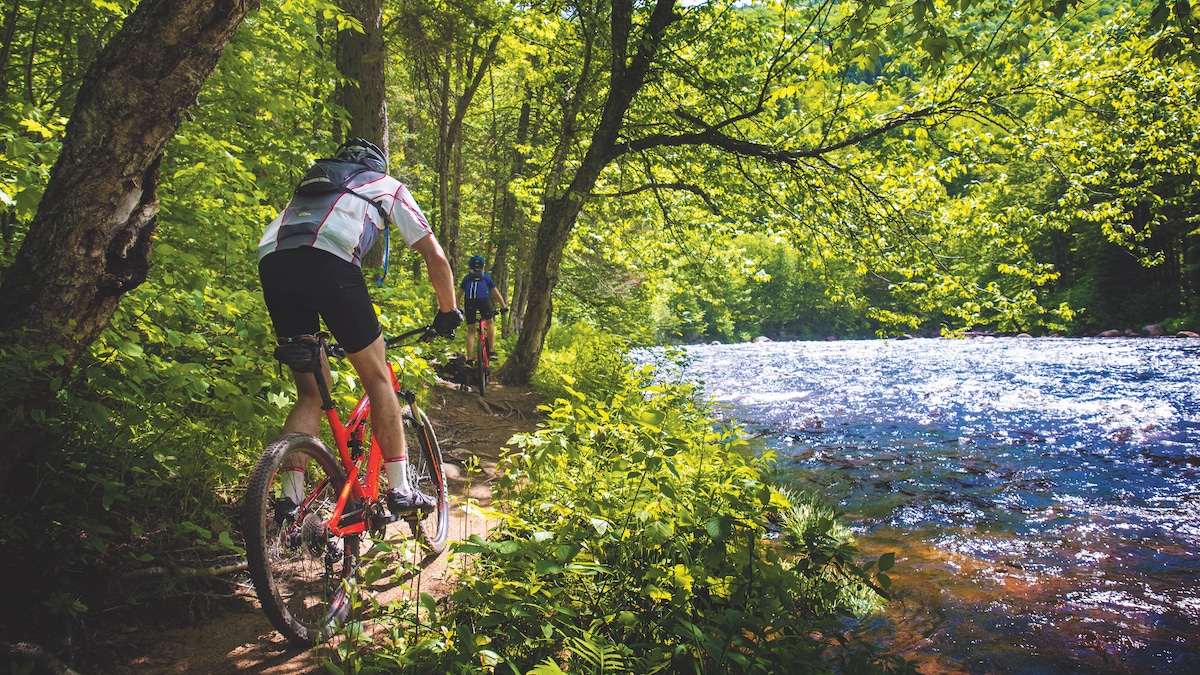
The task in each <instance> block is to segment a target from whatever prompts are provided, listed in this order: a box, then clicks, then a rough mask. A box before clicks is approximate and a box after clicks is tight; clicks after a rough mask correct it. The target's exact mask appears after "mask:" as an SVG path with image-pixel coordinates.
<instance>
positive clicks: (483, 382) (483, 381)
mask: <svg viewBox="0 0 1200 675" xmlns="http://www.w3.org/2000/svg"><path fill="white" fill-rule="evenodd" d="M479 334H480V335H479V344H478V345H477V346H478V347H479V354H478V356H479V358H477V359H475V385H476V386H478V387H479V395H480V396H487V383H488V368H489V366H490V365H491V364H490V362H489V361H488V355H487V354H488V350H490V349H491V348H492V345H491V344H489V343H488V341H487V339H485V338H484V337H483V327H482V326H480V328H479Z"/></svg>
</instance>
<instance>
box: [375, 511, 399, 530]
mask: <svg viewBox="0 0 1200 675" xmlns="http://www.w3.org/2000/svg"><path fill="white" fill-rule="evenodd" d="M397 520H400V516H397V515H393V514H391V513H376V514H375V515H374V516H373V517H372V518H371V526H372V527H373V528H374V529H377V530H378V529H380V528H382V527H383V526H384V525H389V524H391V523H394V522H396V521H397Z"/></svg>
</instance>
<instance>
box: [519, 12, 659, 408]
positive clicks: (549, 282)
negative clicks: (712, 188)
mask: <svg viewBox="0 0 1200 675" xmlns="http://www.w3.org/2000/svg"><path fill="white" fill-rule="evenodd" d="M611 6H612V18H611V21H612V35H611V45H612V49H613V52H612V56H611V61H610V63H609V79H608V84H609V92H608V98H607V99H606V100H605V102H604V111H603V113H602V114H601V116H600V123H599V124H598V125H596V129H595V130H594V131H593V132H592V138H591V144H590V145H589V146H588V150H587V152H586V153H585V154H584V157H583V161H582V162H580V163H579V167H578V168H577V169H576V170H575V175H574V177H573V178H572V179H571V184H570V186H569V187H568V188H567V189H566V190H565V191H563V194H562V195H561V196H549V195H547V196H546V197H545V198H544V199H543V201H542V203H543V205H544V207H545V208H543V210H542V223H541V225H540V226H539V227H538V235H537V243H536V244H535V245H534V249H533V256H532V260H531V261H530V269H529V274H530V284H529V299H528V302H527V304H526V307H525V317H524V322H523V324H522V325H521V333H520V335H519V336H518V337H517V343H516V345H515V346H514V347H513V351H512V353H511V354H510V355H509V357H508V359H507V360H506V361H505V362H504V365H503V366H501V367H500V370H498V371H497V372H496V380H497V381H498V382H501V383H504V384H524V383H527V382H529V378H530V377H532V376H533V371H534V370H536V369H537V365H538V361H539V360H540V359H541V355H542V345H543V344H544V343H545V341H546V334H547V333H549V332H550V320H551V309H552V296H553V294H554V287H555V286H556V285H557V284H558V267H559V263H561V262H562V256H563V251H565V250H566V247H567V241H568V238H569V237H570V235H571V230H572V229H573V228H574V227H575V222H576V220H578V218H579V214H580V213H581V212H582V211H583V205H584V203H585V202H586V201H587V198H588V197H589V196H590V195H591V194H592V189H593V188H594V187H595V186H596V181H597V180H599V178H600V174H601V172H603V171H604V169H605V167H607V166H608V165H609V164H610V163H611V162H613V161H614V160H615V159H616V158H617V157H619V156H620V155H621V154H622V153H623V152H625V151H626V149H627V148H624V147H619V146H618V143H617V140H618V137H619V135H620V133H621V127H622V125H623V124H624V121H625V114H626V113H627V112H628V111H629V106H630V104H632V103H633V98H634V97H635V96H636V95H637V93H638V91H640V90H641V88H642V86H643V85H644V84H645V82H646V75H647V73H648V72H649V70H650V64H651V63H652V62H653V61H654V56H655V54H656V53H657V52H658V48H659V45H660V44H661V42H662V39H663V35H664V33H665V32H666V29H667V27H668V26H670V25H671V23H673V22H674V21H675V20H676V19H677V17H676V16H675V12H674V7H675V0H657V2H656V4H655V6H654V10H653V12H652V13H651V16H650V20H649V21H648V22H647V23H646V25H645V27H644V29H643V33H642V34H641V35H640V36H638V37H639V39H637V40H633V41H632V42H633V44H632V45H631V40H630V35H631V34H632V30H633V27H634V22H633V2H632V0H612V2H611ZM631 46H632V47H634V48H635V50H636V52H635V54H634V56H633V57H632V58H627V57H629V53H628V49H629V48H630V47H631ZM564 138H565V137H564ZM564 138H560V147H562V143H561V141H563V140H564Z"/></svg>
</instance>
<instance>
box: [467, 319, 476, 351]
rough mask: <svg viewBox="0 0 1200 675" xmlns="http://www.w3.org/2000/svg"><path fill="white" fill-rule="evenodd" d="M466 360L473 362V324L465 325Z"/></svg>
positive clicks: (471, 322)
mask: <svg viewBox="0 0 1200 675" xmlns="http://www.w3.org/2000/svg"><path fill="white" fill-rule="evenodd" d="M467 360H468V361H474V360H475V322H474V321H470V322H468V323H467Z"/></svg>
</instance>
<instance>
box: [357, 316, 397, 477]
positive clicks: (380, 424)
mask: <svg viewBox="0 0 1200 675" xmlns="http://www.w3.org/2000/svg"><path fill="white" fill-rule="evenodd" d="M386 351H387V350H386V347H385V346H384V342H383V336H382V335H380V336H379V337H378V338H376V340H375V341H374V342H372V343H371V344H370V345H368V346H367V348H366V349H363V350H362V351H359V352H355V353H353V354H346V358H348V359H350V363H351V364H352V365H353V366H354V370H355V372H357V373H358V377H359V379H361V380H362V384H363V389H365V390H366V392H367V396H369V397H370V398H371V434H372V435H374V437H375V440H376V441H378V442H379V448H380V450H382V451H383V458H384V460H385V461H386V460H389V459H405V455H404V425H402V424H401V423H400V421H401V420H400V401H399V399H397V398H396V391H395V390H394V389H392V376H391V368H392V367H391V366H390V365H389V364H388V362H387V354H386ZM391 487H393V488H399V489H400V491H401V492H403V493H405V494H407V493H408V492H409V491H410V488H409V484H408V480H407V473H406V474H405V476H404V479H403V480H400V481H397V484H393V485H392V486H391Z"/></svg>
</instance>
